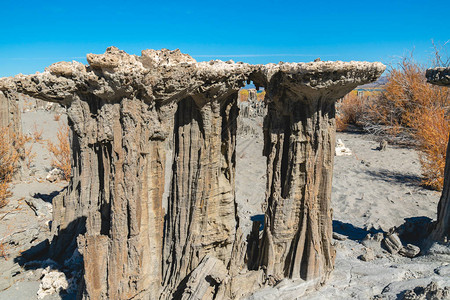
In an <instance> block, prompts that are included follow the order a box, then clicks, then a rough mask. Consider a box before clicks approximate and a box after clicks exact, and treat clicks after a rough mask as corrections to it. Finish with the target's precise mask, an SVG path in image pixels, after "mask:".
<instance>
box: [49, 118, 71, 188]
mask: <svg viewBox="0 0 450 300" xmlns="http://www.w3.org/2000/svg"><path fill="white" fill-rule="evenodd" d="M69 133H70V128H69V126H67V125H63V126H60V127H59V129H58V132H57V134H56V137H57V139H58V143H57V144H53V143H52V142H51V141H48V142H47V143H48V149H49V151H50V152H51V153H52V154H53V159H52V167H54V168H57V169H60V170H61V171H62V172H63V174H64V179H65V180H67V181H69V180H70V176H71V173H72V167H71V163H70V155H71V153H70V143H69Z"/></svg>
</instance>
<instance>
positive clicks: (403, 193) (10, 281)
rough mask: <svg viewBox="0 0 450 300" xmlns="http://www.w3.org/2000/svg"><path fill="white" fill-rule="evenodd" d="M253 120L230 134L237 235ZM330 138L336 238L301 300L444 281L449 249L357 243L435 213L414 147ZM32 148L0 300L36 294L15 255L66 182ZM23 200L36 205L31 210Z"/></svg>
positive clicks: (257, 210)
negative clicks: (328, 270) (333, 142)
mask: <svg viewBox="0 0 450 300" xmlns="http://www.w3.org/2000/svg"><path fill="white" fill-rule="evenodd" d="M53 115H54V113H53V112H47V111H44V110H38V111H33V112H27V113H24V115H23V130H24V132H25V133H27V132H32V131H33V130H34V128H33V127H34V124H35V123H36V124H37V126H38V128H39V127H42V128H43V129H44V130H43V139H53V140H54V139H55V137H56V131H57V128H58V126H59V125H58V123H59V122H57V121H55V120H54V117H53ZM62 120H63V121H64V119H63V118H62ZM261 121H262V120H259V119H256V120H247V121H246V122H249V123H251V124H253V125H252V126H255V128H256V131H255V133H254V134H246V135H240V136H238V137H237V163H236V198H237V202H238V214H239V218H240V224H241V225H242V227H243V231H244V233H248V232H249V230H250V228H251V222H252V221H253V220H262V219H263V211H262V208H261V204H262V203H263V201H264V198H265V183H266V169H265V168H266V159H265V157H263V156H262V147H263V140H262V130H261V123H262V122H261ZM258 132H259V133H258ZM337 138H338V139H341V140H342V141H343V142H344V143H345V145H346V147H348V148H350V149H351V150H352V152H353V154H352V155H351V156H338V157H335V170H334V176H333V193H332V205H333V211H334V214H333V219H334V222H333V227H334V231H335V232H336V233H338V234H339V238H340V239H339V240H337V239H336V240H335V241H334V242H335V246H336V249H337V257H336V266H335V270H334V272H333V273H332V275H331V278H330V279H329V280H328V282H327V284H326V285H325V286H324V287H323V288H321V289H320V290H318V291H315V292H312V293H308V295H306V296H305V297H304V299H371V298H373V297H374V296H376V297H378V298H375V299H401V295H402V293H404V291H405V290H406V289H411V288H413V287H416V286H419V285H422V286H425V285H427V284H428V283H430V282H431V281H435V282H437V283H438V284H439V285H440V286H441V287H443V286H450V265H449V264H450V260H449V257H450V256H449V255H437V254H436V253H435V254H434V255H432V254H430V255H424V256H419V257H417V258H413V259H410V258H406V257H403V256H400V255H391V254H388V253H387V252H386V251H385V250H383V249H382V248H381V247H379V245H377V244H370V243H365V242H364V241H363V239H364V237H365V236H366V235H367V234H375V233H377V232H387V231H388V230H389V229H390V228H391V227H393V226H399V225H401V224H403V223H404V221H405V218H418V217H423V218H430V219H435V218H436V209H437V203H438V200H439V197H440V193H438V192H435V191H430V190H427V189H424V188H422V187H421V186H420V174H421V172H420V163H419V159H418V155H417V152H416V151H415V150H413V149H406V148H399V147H394V146H388V149H387V150H386V151H378V150H376V148H377V146H378V142H376V141H375V138H374V137H373V136H369V135H362V134H356V133H353V134H352V133H338V134H337ZM33 150H34V151H36V153H37V158H36V161H35V163H34V166H32V168H31V170H29V171H28V172H27V173H26V174H24V175H23V178H22V180H21V181H20V182H16V183H15V186H14V189H13V192H14V196H13V197H12V198H11V200H10V204H9V205H8V206H7V207H5V208H3V209H1V210H0V237H1V238H2V242H7V247H6V249H5V253H6V255H5V257H1V256H0V274H1V277H0V299H5V300H6V299H16V300H21V299H37V296H36V292H37V290H38V288H39V279H40V277H41V276H42V275H41V274H42V270H43V268H42V267H38V268H26V266H25V265H23V262H22V261H21V260H20V259H18V257H19V258H20V255H21V254H20V253H21V251H23V250H26V249H28V248H30V246H35V245H37V244H39V243H40V242H42V241H43V240H45V239H46V238H49V234H50V231H49V221H50V220H51V205H50V203H51V199H52V198H53V197H54V195H56V194H57V193H58V192H59V191H60V190H61V189H62V188H64V186H65V184H66V183H64V182H57V183H49V182H46V181H45V180H44V178H45V176H46V174H47V173H48V171H49V170H50V161H51V157H50V154H49V153H48V151H47V149H46V147H45V143H35V145H34V146H33ZM169 157H170V155H169ZM30 174H31V175H30ZM25 199H28V200H29V201H32V202H33V203H35V205H36V206H38V209H37V213H36V212H35V211H33V210H32V209H31V208H30V207H29V205H28V204H26V202H25ZM8 212H9V213H8ZM8 237H9V238H8ZM15 243H17V244H15ZM368 248H371V249H372V248H373V252H374V254H375V258H374V259H373V260H371V261H368V262H366V261H362V260H361V259H360V258H358V257H360V256H361V255H362V254H364V253H366V252H367V251H368V250H367V249H368ZM443 251H446V250H445V249H444V250H443ZM304 289H305V284H304V283H302V282H290V281H288V280H286V281H284V282H281V283H280V284H279V285H278V286H276V287H274V288H267V289H264V290H262V291H260V292H258V293H255V295H253V296H252V297H250V298H249V299H295V298H297V297H298V296H299V295H301V294H302V291H303V290H304ZM73 298H74V295H73V294H69V295H67V294H65V293H64V292H62V293H60V294H58V293H56V294H53V295H51V296H47V297H46V298H45V299H73ZM302 299H303V297H302Z"/></svg>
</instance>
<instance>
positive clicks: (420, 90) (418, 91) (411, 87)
mask: <svg viewBox="0 0 450 300" xmlns="http://www.w3.org/2000/svg"><path fill="white" fill-rule="evenodd" d="M425 70H426V68H425V67H423V66H421V65H420V64H418V63H416V62H415V61H414V59H413V57H412V56H408V57H405V58H404V59H403V60H402V61H401V62H400V63H399V64H398V66H397V68H396V69H391V70H390V72H389V74H388V76H387V80H388V81H387V83H386V85H385V91H384V92H383V93H382V94H381V96H380V97H379V98H378V99H377V101H375V102H374V103H372V106H371V108H370V112H371V114H372V119H373V120H374V121H377V122H378V123H380V124H384V125H387V127H388V129H389V133H390V134H392V135H395V134H397V133H398V132H400V131H402V130H404V129H405V128H413V129H414V128H415V126H416V125H415V124H416V123H417V120H418V118H420V117H421V115H422V113H423V111H424V109H425V108H430V107H445V106H446V105H447V103H448V100H449V92H448V89H446V88H442V87H438V86H435V85H431V84H428V83H427V82H426V78H425Z"/></svg>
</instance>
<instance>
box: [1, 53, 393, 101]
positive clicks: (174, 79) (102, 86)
mask: <svg viewBox="0 0 450 300" xmlns="http://www.w3.org/2000/svg"><path fill="white" fill-rule="evenodd" d="M87 61H88V63H89V65H87V66H85V65H83V64H81V63H79V62H59V63H55V64H53V65H51V66H49V67H48V68H46V69H45V72H43V73H37V74H33V75H17V76H15V77H14V78H9V79H3V80H0V90H2V89H11V88H13V89H14V88H15V89H17V91H19V92H22V93H25V94H29V95H31V96H34V97H37V98H40V99H43V100H46V101H54V102H59V103H62V104H65V105H70V103H71V102H72V101H74V99H78V98H81V99H83V98H89V99H103V100H105V101H107V102H118V101H121V99H124V98H128V99H141V100H143V101H146V102H152V101H162V102H165V101H169V102H171V101H178V100H181V99H182V98H184V97H188V96H195V95H199V94H202V95H203V96H205V98H208V97H212V96H214V97H217V96H226V95H228V94H229V93H230V91H231V92H233V91H237V90H238V89H239V88H240V87H242V86H243V85H244V82H245V81H248V80H254V82H255V84H256V85H259V86H265V87H267V88H269V89H270V88H273V89H274V90H275V91H276V90H277V89H279V88H283V89H287V90H289V91H291V92H293V93H295V94H296V95H297V96H298V95H303V96H305V97H308V94H311V93H312V94H311V95H313V96H326V97H327V98H328V99H338V98H340V97H342V96H343V95H345V94H346V93H347V92H349V91H350V90H351V89H353V88H354V87H356V86H358V85H361V84H365V83H368V82H372V81H374V80H376V79H377V78H378V76H380V75H381V73H382V72H383V71H384V69H385V66H384V65H383V64H381V63H368V62H325V61H320V62H312V63H279V64H268V65H249V64H246V63H234V62H233V61H227V62H223V61H220V60H213V61H209V62H196V61H195V60H194V59H193V58H192V57H191V56H189V55H187V54H183V53H181V52H180V51H179V50H178V49H177V50H173V51H171V50H167V49H162V50H143V51H142V55H141V56H136V55H130V54H127V53H126V52H125V51H122V50H119V49H118V48H116V47H109V48H108V49H107V50H106V52H105V53H104V54H88V55H87ZM213 94H214V95H213ZM92 96H93V97H92ZM90 101H91V100H90Z"/></svg>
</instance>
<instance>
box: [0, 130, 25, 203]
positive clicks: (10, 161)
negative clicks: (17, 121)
mask: <svg viewBox="0 0 450 300" xmlns="http://www.w3.org/2000/svg"><path fill="white" fill-rule="evenodd" d="M29 141H30V138H28V137H26V136H23V135H21V134H15V133H13V132H12V131H11V130H10V128H9V127H6V128H0V207H3V206H5V205H6V204H7V203H8V202H7V199H8V197H9V196H10V195H11V193H10V189H9V188H10V183H11V181H12V179H13V176H14V173H15V172H16V171H17V169H18V167H19V163H20V161H21V160H26V159H33V158H30V156H32V152H31V148H30V147H29V148H27V147H26V146H25V144H26V143H27V142H29Z"/></svg>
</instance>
